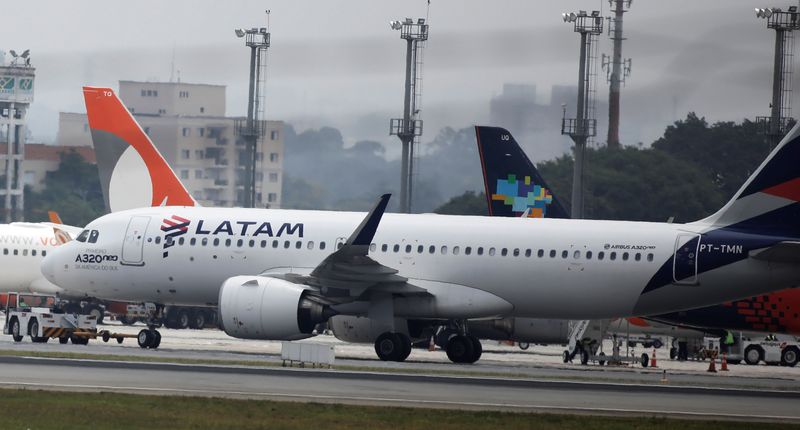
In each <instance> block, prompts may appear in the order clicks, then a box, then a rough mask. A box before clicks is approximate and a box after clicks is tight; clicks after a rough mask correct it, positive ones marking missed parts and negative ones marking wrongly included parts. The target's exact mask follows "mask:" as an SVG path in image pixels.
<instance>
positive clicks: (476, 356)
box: [467, 335, 483, 364]
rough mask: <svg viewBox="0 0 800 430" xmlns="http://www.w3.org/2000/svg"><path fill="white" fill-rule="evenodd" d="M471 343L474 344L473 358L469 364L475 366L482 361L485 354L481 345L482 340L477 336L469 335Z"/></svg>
mask: <svg viewBox="0 0 800 430" xmlns="http://www.w3.org/2000/svg"><path fill="white" fill-rule="evenodd" d="M467 338H469V340H470V342H472V357H470V359H469V360H468V361H467V363H469V364H473V363H475V362H476V361H478V360H480V359H481V354H483V345H481V341H480V339H478V338H477V337H475V336H471V335H467Z"/></svg>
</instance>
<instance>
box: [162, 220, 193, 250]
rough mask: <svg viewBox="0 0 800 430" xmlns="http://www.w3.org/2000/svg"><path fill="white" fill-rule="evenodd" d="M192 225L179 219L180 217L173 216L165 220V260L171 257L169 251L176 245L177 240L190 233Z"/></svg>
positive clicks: (163, 229) (163, 223)
mask: <svg viewBox="0 0 800 430" xmlns="http://www.w3.org/2000/svg"><path fill="white" fill-rule="evenodd" d="M190 223H191V221H189V220H188V219H186V218H183V217H179V216H178V215H172V217H171V218H164V221H163V222H162V224H161V231H163V232H164V233H166V235H164V255H163V256H164V258H166V257H167V256H169V252H168V251H167V249H168V248H170V247H172V246H174V245H175V238H176V237H178V236H182V235H184V234H186V232H187V231H189V224H190Z"/></svg>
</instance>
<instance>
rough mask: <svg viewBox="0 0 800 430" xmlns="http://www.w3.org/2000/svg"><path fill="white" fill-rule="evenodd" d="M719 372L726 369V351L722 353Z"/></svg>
mask: <svg viewBox="0 0 800 430" xmlns="http://www.w3.org/2000/svg"><path fill="white" fill-rule="evenodd" d="M719 370H720V372H727V371H728V353H727V352H723V353H722V365H721V366H720V367H719Z"/></svg>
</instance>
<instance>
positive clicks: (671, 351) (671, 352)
mask: <svg viewBox="0 0 800 430" xmlns="http://www.w3.org/2000/svg"><path fill="white" fill-rule="evenodd" d="M677 357H678V348H675V347H672V348H670V349H669V359H670V360H674V359H676V358H677Z"/></svg>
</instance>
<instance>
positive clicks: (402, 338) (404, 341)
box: [395, 333, 411, 361]
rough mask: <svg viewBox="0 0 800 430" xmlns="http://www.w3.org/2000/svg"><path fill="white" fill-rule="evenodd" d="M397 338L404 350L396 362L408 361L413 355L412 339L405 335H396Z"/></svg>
mask: <svg viewBox="0 0 800 430" xmlns="http://www.w3.org/2000/svg"><path fill="white" fill-rule="evenodd" d="M395 336H396V337H397V341H398V343H399V345H401V346H402V350H401V351H400V354H398V356H397V357H396V360H395V361H406V359H407V358H408V356H409V355H411V339H410V338H409V337H408V336H406V335H405V334H403V333H395Z"/></svg>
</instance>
